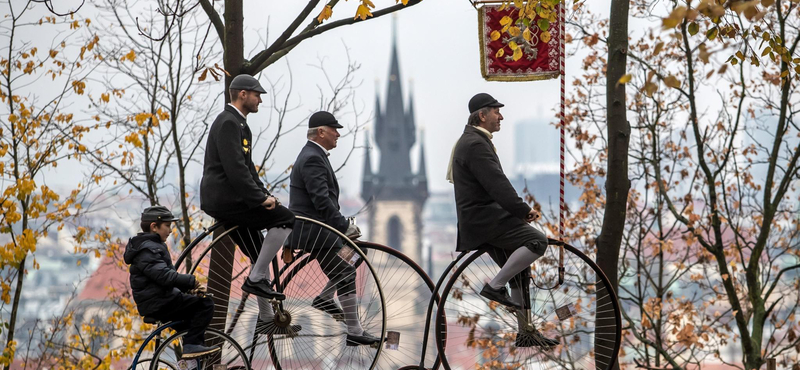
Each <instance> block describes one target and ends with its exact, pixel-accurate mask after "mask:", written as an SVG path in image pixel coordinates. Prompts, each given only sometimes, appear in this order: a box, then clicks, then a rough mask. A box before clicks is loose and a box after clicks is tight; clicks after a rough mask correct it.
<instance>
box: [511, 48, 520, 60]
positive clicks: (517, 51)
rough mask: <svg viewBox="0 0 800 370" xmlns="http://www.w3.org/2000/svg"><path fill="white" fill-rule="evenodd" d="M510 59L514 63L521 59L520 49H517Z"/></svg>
mask: <svg viewBox="0 0 800 370" xmlns="http://www.w3.org/2000/svg"><path fill="white" fill-rule="evenodd" d="M511 59H512V60H514V61H515V62H516V61H518V60H520V59H522V48H517V49H516V50H514V55H513V56H512V57H511Z"/></svg>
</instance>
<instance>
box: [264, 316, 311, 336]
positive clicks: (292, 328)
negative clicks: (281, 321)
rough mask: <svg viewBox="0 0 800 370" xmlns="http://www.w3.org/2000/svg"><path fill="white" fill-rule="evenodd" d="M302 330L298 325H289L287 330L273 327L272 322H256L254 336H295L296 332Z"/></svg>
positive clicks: (276, 326) (273, 323)
mask: <svg viewBox="0 0 800 370" xmlns="http://www.w3.org/2000/svg"><path fill="white" fill-rule="evenodd" d="M300 330H303V327H302V326H300V325H289V327H288V328H282V327H280V326H278V325H275V322H273V321H261V319H258V321H256V335H296V334H297V332H299V331H300Z"/></svg>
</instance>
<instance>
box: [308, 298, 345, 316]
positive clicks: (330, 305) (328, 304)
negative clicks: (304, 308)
mask: <svg viewBox="0 0 800 370" xmlns="http://www.w3.org/2000/svg"><path fill="white" fill-rule="evenodd" d="M311 307H313V308H316V309H318V310H320V311H322V312H325V313H327V314H328V315H331V316H333V319H334V320H336V321H342V322H344V311H342V308H341V307H339V305H338V304H336V302H335V301H334V300H333V299H325V298H322V297H319V296H318V297H316V298H314V301H313V302H311Z"/></svg>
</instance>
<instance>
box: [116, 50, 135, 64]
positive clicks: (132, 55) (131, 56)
mask: <svg viewBox="0 0 800 370" xmlns="http://www.w3.org/2000/svg"><path fill="white" fill-rule="evenodd" d="M120 60H121V61H123V62H124V61H126V60H129V61H131V62H133V61H134V60H136V52H135V51H133V49H131V51H129V52H128V54H125V55H124V56H122V58H121V59H120Z"/></svg>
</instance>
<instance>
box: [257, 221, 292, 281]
mask: <svg viewBox="0 0 800 370" xmlns="http://www.w3.org/2000/svg"><path fill="white" fill-rule="evenodd" d="M291 232H292V229H289V228H285V227H273V228H271V229H269V230H267V236H266V237H264V242H263V243H262V244H261V252H259V253H258V258H257V259H256V263H254V264H253V267H252V268H251V269H250V281H252V282H256V281H261V280H264V279H267V278H269V264H270V262H272V259H273V258H275V255H276V254H278V251H279V250H280V249H281V247H282V246H283V242H284V241H285V240H286V237H287V236H289V234H291Z"/></svg>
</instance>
